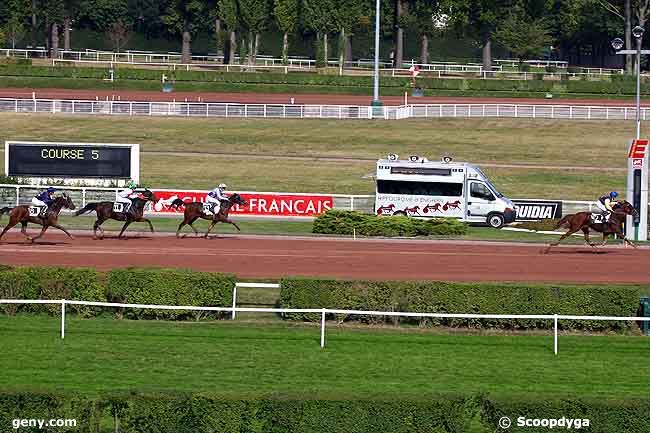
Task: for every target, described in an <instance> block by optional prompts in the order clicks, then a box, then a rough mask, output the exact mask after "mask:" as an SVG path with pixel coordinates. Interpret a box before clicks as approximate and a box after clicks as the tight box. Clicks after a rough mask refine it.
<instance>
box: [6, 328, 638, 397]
mask: <svg viewBox="0 0 650 433" xmlns="http://www.w3.org/2000/svg"><path fill="white" fill-rule="evenodd" d="M58 326H59V320H58V318H56V317H54V318H48V317H38V316H15V317H0V330H1V331H2V332H1V334H2V337H1V340H2V343H3V347H4V356H3V357H2V358H1V359H0V368H1V369H2V371H3V372H4V374H3V377H4V378H5V380H4V381H3V388H4V389H5V390H21V391H27V390H29V391H51V390H58V391H66V392H79V393H82V394H93V393H99V392H102V391H106V390H111V391H114V392H119V391H131V390H137V391H143V392H147V391H175V392H179V391H199V392H200V391H206V392H215V391H216V392H219V393H223V394H229V393H230V394H248V395H256V394H257V395H258V394H262V393H269V392H274V393H288V394H300V395H319V396H335V397H338V398H345V397H350V396H359V397H360V396H380V395H387V394H390V395H391V397H392V398H398V397H405V396H422V395H426V394H428V393H432V392H452V393H461V394H462V393H471V392H489V393H491V394H493V395H497V396H510V397H512V396H528V397H531V396H536V397H542V396H544V397H560V396H571V395H579V396H580V397H583V398H586V397H616V396H619V397H620V396H623V395H624V396H625V397H626V398H634V397H643V396H647V386H646V383H645V381H644V380H643V377H646V376H647V375H648V374H650V367H649V366H648V364H647V362H645V360H646V359H647V357H648V355H649V354H650V352H649V349H648V345H647V344H646V343H647V341H646V339H644V338H641V337H624V336H608V337H594V336H591V337H590V336H561V337H560V346H559V356H555V355H553V350H552V344H553V340H552V337H551V336H507V335H481V336H472V335H444V334H439V333H434V332H423V331H413V332H406V331H404V330H401V331H389V330H371V331H369V330H360V329H343V328H339V327H336V326H330V327H329V328H328V332H327V348H326V349H325V350H321V349H320V348H319V346H318V343H319V331H318V328H317V327H308V326H287V325H284V324H283V325H272V324H265V325H264V326H263V327H256V326H254V325H251V324H248V325H242V324H241V323H238V322H234V323H230V322H218V323H210V324H205V323H202V324H192V323H171V322H140V321H116V320H105V319H92V320H80V319H77V318H68V320H67V328H66V339H65V340H64V341H62V340H60V338H59V337H58ZM188 353H195V354H197V356H188ZM314 366H318V369H317V370H318V372H317V373H316V372H315V370H314ZM531 384H535V385H534V391H533V390H531Z"/></svg>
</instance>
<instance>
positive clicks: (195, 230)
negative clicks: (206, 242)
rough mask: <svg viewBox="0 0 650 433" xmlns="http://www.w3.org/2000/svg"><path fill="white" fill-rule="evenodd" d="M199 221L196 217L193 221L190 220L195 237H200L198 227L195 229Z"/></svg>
mask: <svg viewBox="0 0 650 433" xmlns="http://www.w3.org/2000/svg"><path fill="white" fill-rule="evenodd" d="M197 219H199V217H194V218H192V219H191V220H190V222H189V224H190V227H192V230H194V235H195V236H198V235H199V231H198V230H197V229H196V227H194V222H195V221H196V220H197Z"/></svg>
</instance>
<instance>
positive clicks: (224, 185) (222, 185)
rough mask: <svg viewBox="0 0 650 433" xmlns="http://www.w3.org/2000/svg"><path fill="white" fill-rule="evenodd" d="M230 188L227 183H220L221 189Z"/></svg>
mask: <svg viewBox="0 0 650 433" xmlns="http://www.w3.org/2000/svg"><path fill="white" fill-rule="evenodd" d="M226 188H228V186H227V185H226V184H225V183H220V184H219V189H226Z"/></svg>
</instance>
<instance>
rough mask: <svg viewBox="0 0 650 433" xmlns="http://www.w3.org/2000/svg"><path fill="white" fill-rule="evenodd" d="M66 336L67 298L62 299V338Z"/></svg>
mask: <svg viewBox="0 0 650 433" xmlns="http://www.w3.org/2000/svg"><path fill="white" fill-rule="evenodd" d="M64 338H65V299H61V340H63V339H64Z"/></svg>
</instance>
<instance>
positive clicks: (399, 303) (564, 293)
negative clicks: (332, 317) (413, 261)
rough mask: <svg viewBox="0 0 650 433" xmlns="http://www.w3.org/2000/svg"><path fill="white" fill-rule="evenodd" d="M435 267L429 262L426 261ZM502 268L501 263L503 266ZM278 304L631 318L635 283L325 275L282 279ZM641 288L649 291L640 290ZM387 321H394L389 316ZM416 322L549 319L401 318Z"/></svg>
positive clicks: (513, 324) (595, 327)
mask: <svg viewBox="0 0 650 433" xmlns="http://www.w3.org/2000/svg"><path fill="white" fill-rule="evenodd" d="M431 266H435V262H432V263H431ZM504 266H507V265H506V264H504ZM280 287H281V290H280V304H281V306H282V308H332V309H345V310H364V311H409V312H418V313H420V312H421V313H476V314H565V315H586V316H593V315H603V316H627V317H629V316H636V315H637V312H638V309H639V297H640V295H641V294H643V293H644V289H642V288H639V287H631V286H628V287H625V286H624V287H612V286H609V285H603V286H568V285H535V284H528V283H519V284H498V285H497V284H482V283H444V282H396V281H395V282H380V281H343V280H327V279H296V278H289V279H283V280H282V282H281V286H280ZM645 290H650V288H646V289H645ZM285 317H287V318H289V319H293V320H307V321H317V320H319V318H320V315H318V314H288V315H286V316H285ZM337 319H338V320H339V321H344V320H360V321H364V322H383V321H384V320H385V318H384V317H378V316H343V315H341V316H339V317H337ZM391 320H395V319H393V318H391ZM400 320H401V321H402V322H403V323H414V324H418V325H420V326H433V325H443V326H450V327H469V328H486V329H548V328H552V327H553V323H552V321H550V320H536V319H535V320H534V319H525V320H524V319H516V320H502V319H498V320H497V319H480V320H479V319H456V318H444V319H438V318H402V319H400ZM634 326H636V325H634V324H633V323H631V322H614V321H612V322H605V321H591V320H589V321H580V320H571V321H562V320H561V321H560V327H561V328H562V329H568V330H588V331H621V330H628V329H630V328H631V327H634Z"/></svg>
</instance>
